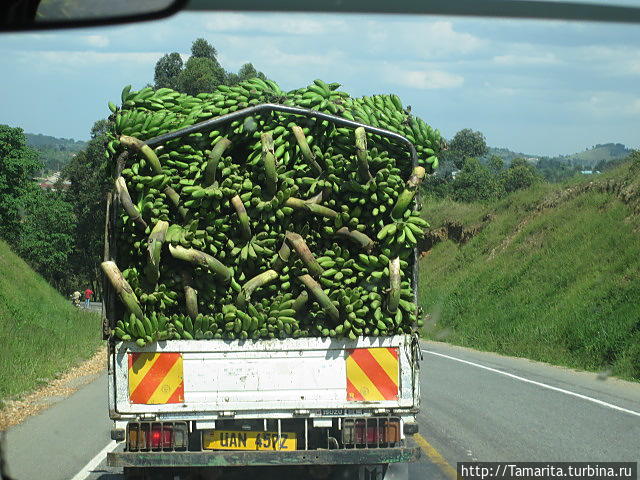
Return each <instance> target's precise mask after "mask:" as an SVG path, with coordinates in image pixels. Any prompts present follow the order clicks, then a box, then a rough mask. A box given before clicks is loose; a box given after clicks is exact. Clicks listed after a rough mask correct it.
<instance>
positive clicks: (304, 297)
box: [291, 290, 309, 313]
mask: <svg viewBox="0 0 640 480" xmlns="http://www.w3.org/2000/svg"><path fill="white" fill-rule="evenodd" d="M308 301H309V294H308V293H307V291H306V290H304V291H303V292H301V293H300V295H298V296H297V297H296V299H295V300H294V302H293V305H292V306H291V308H292V309H293V310H295V311H296V313H299V312H300V310H302V309H303V308H304V307H305V305H306V304H307V302H308Z"/></svg>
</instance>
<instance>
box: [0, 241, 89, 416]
mask: <svg viewBox="0 0 640 480" xmlns="http://www.w3.org/2000/svg"><path fill="white" fill-rule="evenodd" d="M100 334H101V321H100V316H99V315H96V314H94V313H88V312H84V311H81V310H79V309H77V308H76V307H74V306H72V304H71V302H70V301H68V300H66V299H65V298H63V297H62V296H61V295H60V294H59V293H58V292H57V291H56V290H54V289H53V288H52V287H51V286H50V285H49V284H48V283H47V282H46V281H45V280H44V279H43V278H42V277H40V275H38V274H37V273H35V272H34V271H33V270H31V268H29V266H28V265H27V264H26V263H25V262H24V261H23V260H21V259H20V258H19V257H18V256H16V255H15V254H14V253H13V252H12V251H11V250H10V249H9V247H8V246H7V244H6V243H5V242H4V241H2V240H0V345H2V355H0V404H1V403H2V400H3V399H7V398H11V397H14V396H17V395H19V394H21V393H23V392H26V391H29V390H31V389H33V388H34V387H36V386H37V385H38V384H40V383H42V382H45V381H47V380H48V379H50V378H52V377H54V376H55V375H57V374H58V373H60V372H62V371H63V370H65V369H67V368H69V367H71V366H73V365H75V364H76V363H77V362H78V361H80V360H82V359H85V358H87V357H89V356H90V355H91V354H92V353H94V352H95V351H96V349H97V348H98V346H99V345H100V341H101V336H100Z"/></svg>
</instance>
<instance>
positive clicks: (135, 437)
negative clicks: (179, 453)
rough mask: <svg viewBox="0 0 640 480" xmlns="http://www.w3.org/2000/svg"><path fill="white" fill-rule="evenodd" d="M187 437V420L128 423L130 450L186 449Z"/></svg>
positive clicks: (128, 444)
mask: <svg viewBox="0 0 640 480" xmlns="http://www.w3.org/2000/svg"><path fill="white" fill-rule="evenodd" d="M187 437H188V429H187V424H186V423H185V422H130V423H129V424H128V425H127V449H128V451H130V452H140V451H154V450H155V451H166V450H185V449H186V448H187Z"/></svg>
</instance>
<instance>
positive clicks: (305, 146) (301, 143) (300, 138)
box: [291, 125, 322, 174]
mask: <svg viewBox="0 0 640 480" xmlns="http://www.w3.org/2000/svg"><path fill="white" fill-rule="evenodd" d="M291 130H293V136H294V137H295V138H296V142H298V147H299V148H300V151H301V152H302V155H303V156H304V158H305V159H306V160H307V162H309V165H311V166H312V167H313V168H314V170H315V171H316V172H317V173H318V174H321V173H322V167H321V166H320V165H319V164H318V162H316V156H315V155H314V154H313V152H312V151H311V149H310V148H309V143H307V137H305V136H304V132H303V131H302V128H300V127H299V126H298V125H294V126H293V127H291Z"/></svg>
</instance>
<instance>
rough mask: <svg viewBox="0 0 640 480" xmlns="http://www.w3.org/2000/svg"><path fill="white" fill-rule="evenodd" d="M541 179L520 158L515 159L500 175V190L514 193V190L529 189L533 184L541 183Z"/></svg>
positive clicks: (530, 166) (531, 167) (534, 169)
mask: <svg viewBox="0 0 640 480" xmlns="http://www.w3.org/2000/svg"><path fill="white" fill-rule="evenodd" d="M541 179H542V178H541V176H540V174H539V173H538V172H537V170H536V168H535V167H534V166H532V165H531V164H529V163H527V161H526V160H524V159H522V158H516V159H515V160H514V161H513V162H511V165H510V166H509V168H508V169H507V170H506V171H504V172H502V173H501V175H500V181H501V183H502V188H504V191H505V192H515V191H516V190H522V189H524V188H529V187H530V186H531V185H533V184H534V183H536V182H539V181H541Z"/></svg>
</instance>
